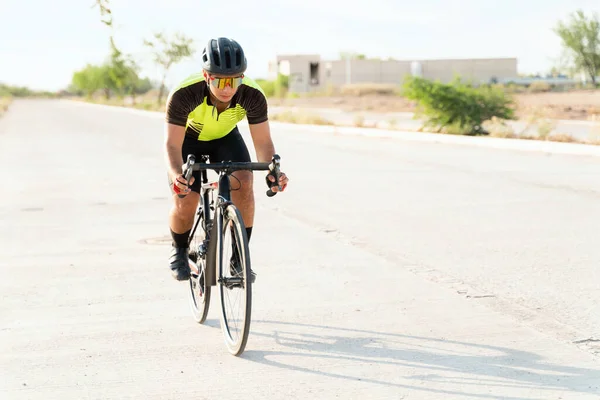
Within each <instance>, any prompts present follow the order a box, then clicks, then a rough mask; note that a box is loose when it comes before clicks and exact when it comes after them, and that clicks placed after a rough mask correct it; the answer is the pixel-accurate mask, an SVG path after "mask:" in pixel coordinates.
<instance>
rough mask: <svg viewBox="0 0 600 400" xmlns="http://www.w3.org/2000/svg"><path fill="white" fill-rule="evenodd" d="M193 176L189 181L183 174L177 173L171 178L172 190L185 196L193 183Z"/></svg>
mask: <svg viewBox="0 0 600 400" xmlns="http://www.w3.org/2000/svg"><path fill="white" fill-rule="evenodd" d="M194 180H195V178H194V177H193V176H192V177H191V179H190V181H189V183H188V181H187V180H186V179H185V177H184V176H183V174H179V175H177V176H176V177H175V179H174V180H173V191H174V192H175V193H177V194H178V195H180V196H186V195H187V194H188V193H189V192H190V186H192V185H193V184H194Z"/></svg>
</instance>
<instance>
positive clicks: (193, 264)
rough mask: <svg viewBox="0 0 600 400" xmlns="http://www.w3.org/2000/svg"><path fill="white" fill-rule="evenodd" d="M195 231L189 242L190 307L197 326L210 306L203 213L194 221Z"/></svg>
mask: <svg viewBox="0 0 600 400" xmlns="http://www.w3.org/2000/svg"><path fill="white" fill-rule="evenodd" d="M196 221H197V222H196V229H195V230H194V231H193V233H192V237H191V240H190V252H189V263H190V270H191V274H190V281H189V282H190V307H191V309H192V315H193V316H194V320H196V322H198V323H199V324H203V323H204V321H206V316H207V315H208V308H209V305H210V285H208V284H207V282H206V279H205V276H206V249H205V246H204V239H205V236H204V228H203V226H204V213H202V212H200V215H199V217H198V219H197V220H196Z"/></svg>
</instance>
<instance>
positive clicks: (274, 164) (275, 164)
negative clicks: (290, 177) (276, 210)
mask: <svg viewBox="0 0 600 400" xmlns="http://www.w3.org/2000/svg"><path fill="white" fill-rule="evenodd" d="M280 165H281V157H279V155H277V154H274V155H273V159H272V160H271V165H269V170H270V171H271V172H272V173H273V175H274V176H275V182H270V183H269V190H267V196H269V197H273V196H275V195H276V194H277V192H274V191H273V190H271V188H272V187H273V186H277V189H279V190H281V186H280V185H279V177H280V176H281V172H280V171H279V166H280Z"/></svg>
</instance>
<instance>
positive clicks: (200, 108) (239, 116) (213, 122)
mask: <svg viewBox="0 0 600 400" xmlns="http://www.w3.org/2000/svg"><path fill="white" fill-rule="evenodd" d="M244 117H247V118H248V123H249V124H259V123H261V122H265V121H266V120H267V119H268V117H267V99H266V97H265V94H264V91H263V90H262V88H261V87H260V86H259V85H258V84H257V83H256V82H255V81H254V80H252V79H250V78H248V77H246V76H244V79H243V81H242V85H240V87H239V88H238V89H237V92H236V93H235V95H234V96H233V98H232V99H231V103H230V105H229V108H227V109H226V110H225V111H223V112H222V113H220V114H219V112H218V111H217V108H216V107H215V106H213V105H212V102H211V100H210V95H209V88H208V84H207V82H206V80H205V79H204V75H203V74H202V73H198V74H194V75H191V76H190V77H188V78H187V79H185V80H184V81H183V82H181V83H180V84H179V85H178V86H177V87H175V88H174V89H173V90H172V91H171V93H169V96H168V98H167V113H166V121H167V122H169V123H171V124H174V125H179V126H184V127H185V128H186V135H188V136H193V137H195V138H197V139H198V140H202V141H209V140H215V139H219V138H222V137H224V136H225V135H227V134H228V133H229V132H231V131H232V130H233V129H234V128H235V127H236V125H237V123H238V122H240V121H241V120H243V119H244Z"/></svg>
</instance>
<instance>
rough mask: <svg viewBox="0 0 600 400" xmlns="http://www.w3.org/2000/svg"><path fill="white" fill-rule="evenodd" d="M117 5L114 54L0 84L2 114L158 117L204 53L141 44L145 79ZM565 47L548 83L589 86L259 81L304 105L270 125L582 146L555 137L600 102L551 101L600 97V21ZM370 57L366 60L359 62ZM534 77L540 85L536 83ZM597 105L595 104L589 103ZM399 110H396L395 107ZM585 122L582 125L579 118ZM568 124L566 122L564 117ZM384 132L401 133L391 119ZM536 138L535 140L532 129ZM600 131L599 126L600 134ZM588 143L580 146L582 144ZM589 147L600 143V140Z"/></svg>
mask: <svg viewBox="0 0 600 400" xmlns="http://www.w3.org/2000/svg"><path fill="white" fill-rule="evenodd" d="M110 5H111V3H110V0H95V7H96V8H97V9H98V11H99V15H100V20H101V22H102V23H103V24H104V25H105V26H106V28H107V30H108V44H109V49H110V51H109V54H108V55H107V57H106V59H105V61H104V62H103V63H101V64H97V65H94V64H88V65H85V66H82V68H81V69H79V70H78V71H76V72H75V73H74V74H73V76H72V80H71V83H70V85H69V86H68V87H67V88H65V89H64V90H62V91H59V92H58V93H33V92H31V91H29V90H28V89H26V88H9V87H7V86H1V85H0V113H2V112H5V111H6V109H7V107H8V104H10V102H11V99H14V98H18V97H29V96H44V97H61V98H70V99H77V100H82V101H88V102H93V103H102V104H108V105H115V106H124V107H134V108H139V109H144V110H151V111H163V110H164V103H165V97H166V95H167V93H168V91H169V88H168V87H167V85H166V81H167V77H168V74H169V72H170V70H171V68H172V67H173V66H174V65H176V64H178V63H180V62H181V61H183V60H186V59H188V58H191V57H193V56H194V55H195V54H196V52H197V50H198V47H197V46H196V43H195V41H194V40H193V39H192V38H190V37H187V36H185V35H183V34H181V33H174V34H168V33H166V32H154V33H153V34H152V36H151V37H150V38H148V39H144V40H143V41H142V42H141V43H140V47H145V48H146V49H147V50H150V51H151V52H152V54H153V61H154V64H155V66H156V67H157V70H158V71H160V73H159V78H158V79H157V80H151V79H149V78H148V77H143V76H141V75H140V71H141V68H140V66H139V64H138V62H137V61H136V60H135V57H134V56H132V55H131V54H126V53H124V52H123V51H121V50H120V48H119V45H118V43H117V42H116V41H115V35H114V33H115V25H114V23H113V18H114V14H113V12H112V10H111V7H110ZM554 32H555V34H556V35H557V36H558V37H559V38H560V40H561V43H562V50H563V54H562V57H561V59H560V63H559V64H558V65H557V66H555V67H554V68H552V71H550V73H549V74H548V76H553V77H565V76H571V77H574V76H579V75H578V74H582V73H583V74H585V75H586V76H587V78H588V79H587V80H588V82H589V83H587V84H581V83H572V84H568V85H567V84H564V83H557V84H553V83H548V82H545V81H543V80H542V79H541V77H539V76H537V77H536V76H529V77H528V78H533V79H529V80H527V81H522V80H515V82H503V83H488V84H474V83H471V82H467V81H464V80H463V79H461V77H459V76H457V77H456V78H455V79H454V80H453V81H452V82H449V83H442V82H434V81H430V80H427V79H423V78H420V77H415V76H408V77H406V79H404V81H403V82H402V83H401V84H397V85H394V84H373V83H367V84H349V85H343V86H341V87H333V86H331V85H329V86H327V87H325V88H324V89H322V90H321V91H319V92H311V93H306V94H298V93H294V92H293V91H292V90H290V84H289V80H288V77H287V76H285V75H282V74H279V75H278V76H277V78H276V79H274V80H267V79H256V81H257V83H258V84H259V85H260V86H261V87H262V88H263V90H264V92H265V94H266V96H267V98H268V99H269V104H270V105H271V106H283V107H286V106H290V105H292V106H297V110H298V111H293V112H292V111H285V110H284V111H282V112H277V113H272V114H271V119H272V120H274V121H280V122H290V123H297V124H317V125H333V124H334V123H333V122H332V121H329V120H327V119H325V118H323V117H321V116H319V115H316V114H315V113H311V112H310V111H309V110H303V106H308V107H314V108H319V107H324V106H329V107H337V106H342V105H348V104H351V107H352V108H353V109H352V110H350V111H353V112H355V113H356V115H355V116H354V119H353V122H352V123H351V125H353V126H356V127H374V126H369V123H366V122H365V117H364V115H363V113H364V112H366V111H382V112H385V111H411V112H415V114H416V117H417V118H420V119H422V120H423V121H424V124H423V126H422V128H421V129H420V130H421V131H428V132H436V133H441V134H455V135H479V136H492V137H502V138H519V139H529V140H552V141H562V142H577V140H576V139H575V138H573V137H571V136H570V135H569V134H568V133H560V134H557V133H551V132H553V131H554V127H555V126H554V125H555V122H554V120H555V119H556V118H564V117H559V116H558V115H562V114H560V112H559V111H563V112H564V113H565V114H566V113H570V114H571V115H573V114H576V115H577V116H576V117H575V118H576V119H597V120H598V124H599V126H600V102H598V104H597V105H596V104H593V105H589V106H587V107H584V108H585V109H582V110H581V111H579V108H582V107H579V108H577V107H578V106H573V107H571V106H565V107H563V110H558V108H559V107H560V106H556V103H557V102H556V101H555V100H552V98H551V96H554V95H556V96H560V95H561V94H566V93H570V92H572V91H579V92H578V93H590V95H591V96H592V97H593V96H596V97H600V91H598V88H599V87H600V83H598V82H597V81H596V77H597V76H598V74H600V20H599V18H598V15H597V14H593V15H592V16H589V17H588V16H586V15H585V14H584V12H583V11H581V10H578V11H577V12H575V13H573V14H571V15H570V16H569V19H567V20H566V21H559V22H558V23H557V24H556V27H555V28H554ZM353 57H356V58H362V59H364V58H366V56H365V55H362V54H358V55H354V56H353ZM535 78H540V79H539V80H536V79H535ZM540 96H549V98H551V100H549V102H547V103H545V104H540V105H531V104H529V103H528V102H527V101H524V100H530V99H534V98H539V97H540ZM588 98H589V99H591V97H588ZM394 107H395V108H394ZM580 115H581V118H579V116H580ZM515 119H519V120H521V121H523V120H525V121H526V122H527V127H526V129H525V130H523V131H521V132H515V131H514V130H513V129H512V128H511V126H510V125H509V124H508V123H507V122H509V121H511V120H515ZM565 119H566V118H565ZM377 127H386V128H388V129H396V122H395V121H394V120H393V119H391V120H389V121H387V124H380V125H378V126H377ZM532 129H533V130H535V131H536V134H532V133H531V130H532ZM598 131H599V132H600V127H599V128H598ZM580 142H581V141H580ZM585 143H593V144H599V143H600V133H599V135H598V137H594V138H591V139H590V140H588V141H585Z"/></svg>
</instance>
